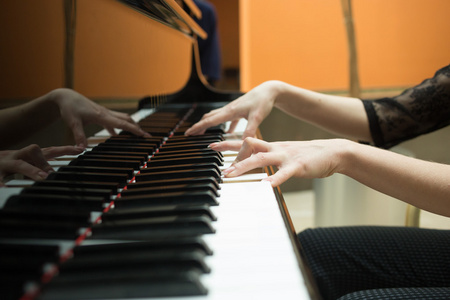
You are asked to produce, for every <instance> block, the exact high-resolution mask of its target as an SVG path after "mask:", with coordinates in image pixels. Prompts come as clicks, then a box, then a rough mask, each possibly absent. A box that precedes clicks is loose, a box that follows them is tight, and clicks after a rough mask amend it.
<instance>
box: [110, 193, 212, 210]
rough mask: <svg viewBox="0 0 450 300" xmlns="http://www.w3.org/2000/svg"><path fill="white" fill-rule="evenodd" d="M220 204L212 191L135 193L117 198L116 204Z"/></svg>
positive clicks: (120, 206) (141, 205)
mask: <svg viewBox="0 0 450 300" xmlns="http://www.w3.org/2000/svg"><path fill="white" fill-rule="evenodd" d="M188 204H191V205H198V204H209V205H218V204H219V203H218V202H217V200H216V196H215V195H214V194H213V193H212V192H210V191H202V192H176V193H161V194H152V195H133V196H126V197H121V198H117V199H116V200H115V201H114V205H115V207H116V208H117V209H120V208H144V207H150V206H159V205H188Z"/></svg>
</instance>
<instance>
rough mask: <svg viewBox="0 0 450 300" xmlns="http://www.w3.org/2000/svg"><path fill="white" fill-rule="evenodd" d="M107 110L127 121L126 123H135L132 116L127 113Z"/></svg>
mask: <svg viewBox="0 0 450 300" xmlns="http://www.w3.org/2000/svg"><path fill="white" fill-rule="evenodd" d="M109 112H110V114H111V115H113V116H114V117H116V118H119V119H122V120H125V121H127V122H128V123H131V124H136V122H135V121H134V120H133V118H132V117H131V116H130V115H129V114H127V113H123V112H120V111H114V110H109Z"/></svg>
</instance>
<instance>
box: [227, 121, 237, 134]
mask: <svg viewBox="0 0 450 300" xmlns="http://www.w3.org/2000/svg"><path fill="white" fill-rule="evenodd" d="M238 123H239V120H234V121H231V123H230V128H228V131H227V133H233V132H234V130H235V129H236V126H237V124H238Z"/></svg>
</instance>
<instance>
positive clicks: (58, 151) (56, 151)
mask: <svg viewBox="0 0 450 300" xmlns="http://www.w3.org/2000/svg"><path fill="white" fill-rule="evenodd" d="M83 151H84V148H81V147H77V146H58V147H48V148H44V149H42V153H43V155H44V158H45V159H47V160H48V159H52V158H55V157H58V156H62V155H77V154H80V153H82V152H83Z"/></svg>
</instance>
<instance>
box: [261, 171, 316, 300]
mask: <svg viewBox="0 0 450 300" xmlns="http://www.w3.org/2000/svg"><path fill="white" fill-rule="evenodd" d="M264 171H265V172H266V173H267V174H268V175H269V176H270V175H273V174H275V171H274V169H273V167H272V166H268V167H265V168H264ZM273 192H274V194H275V198H276V199H277V203H278V207H279V209H280V212H281V216H282V218H283V221H284V224H285V226H286V229H287V232H288V235H289V239H290V241H291V243H292V246H293V248H294V252H295V255H296V257H297V262H298V267H299V268H300V271H301V273H302V275H303V279H304V280H305V285H306V287H307V289H308V293H309V295H310V297H311V299H312V300H320V299H322V298H321V296H320V293H319V289H318V287H317V284H316V281H315V279H314V277H313V275H312V272H311V269H310V268H309V266H308V263H307V261H306V258H305V256H304V254H303V250H302V246H301V244H300V241H299V240H298V238H297V234H296V231H295V227H294V224H293V223H292V219H291V216H290V214H289V210H288V208H287V205H286V202H285V201H284V197H283V194H282V192H281V189H280V187H279V186H277V187H274V188H273Z"/></svg>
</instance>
